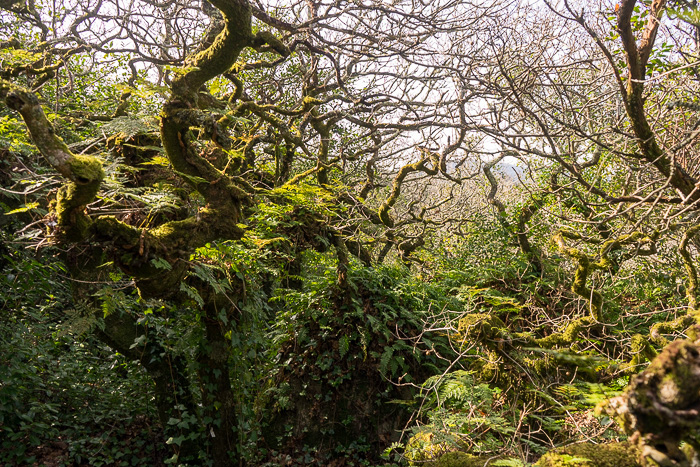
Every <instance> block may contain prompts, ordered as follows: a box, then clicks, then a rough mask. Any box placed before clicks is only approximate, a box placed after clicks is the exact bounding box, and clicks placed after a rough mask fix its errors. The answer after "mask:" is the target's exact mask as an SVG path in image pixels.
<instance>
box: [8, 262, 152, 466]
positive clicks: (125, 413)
mask: <svg viewBox="0 0 700 467" xmlns="http://www.w3.org/2000/svg"><path fill="white" fill-rule="evenodd" d="M0 259H1V261H2V263H1V264H3V269H2V272H1V273H0V287H2V290H3V293H2V294H0V317H1V318H2V319H0V381H2V383H1V384H0V433H2V436H0V439H1V441H0V462H3V463H11V464H16V465H25V464H28V463H32V462H37V461H38V462H41V461H42V459H43V456H56V457H55V458H56V459H60V460H61V461H62V462H64V463H66V464H72V463H75V464H89V465H96V466H106V465H125V466H127V465H128V466H135V465H153V464H154V463H158V462H160V460H159V459H161V458H162V456H163V452H162V448H159V447H158V444H160V443H161V442H162V441H161V440H160V439H159V434H158V433H159V431H160V429H159V428H158V427H157V426H154V423H153V421H152V420H153V417H154V412H153V410H154V407H153V404H152V402H151V400H150V398H151V395H150V391H148V390H144V388H148V387H149V386H150V385H149V383H148V380H147V379H146V376H145V374H144V373H143V372H142V371H141V370H140V369H139V368H137V367H136V366H135V365H133V364H131V363H129V362H128V361H126V360H125V359H124V358H123V357H122V356H119V355H116V354H114V353H113V352H111V351H110V350H109V349H106V348H105V347H104V345H102V344H99V343H98V342H97V341H96V340H95V339H94V338H91V337H87V336H84V335H83V336H80V335H78V334H76V333H75V332H74V331H75V329H74V327H73V324H74V323H70V322H69V321H67V320H66V319H65V318H63V312H64V311H65V310H66V309H67V308H68V307H71V304H70V297H69V293H68V287H67V282H66V280H65V279H64V277H65V271H63V269H62V268H61V266H60V264H59V263H56V262H46V263H39V262H38V261H36V260H35V259H33V258H32V257H31V256H30V255H27V254H22V253H13V254H12V255H7V254H5V255H3V256H2V258H0ZM154 441H156V442H155V443H154Z"/></svg>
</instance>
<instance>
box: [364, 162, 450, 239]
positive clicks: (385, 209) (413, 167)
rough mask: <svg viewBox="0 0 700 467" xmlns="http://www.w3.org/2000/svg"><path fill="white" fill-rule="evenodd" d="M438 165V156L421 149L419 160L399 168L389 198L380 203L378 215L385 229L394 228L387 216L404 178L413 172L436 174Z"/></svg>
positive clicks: (399, 191)
mask: <svg viewBox="0 0 700 467" xmlns="http://www.w3.org/2000/svg"><path fill="white" fill-rule="evenodd" d="M428 162H430V163H432V168H431V167H428V166H427V164H428ZM439 164H440V156H439V154H437V153H434V152H432V151H428V150H424V149H421V159H420V160H419V161H418V162H414V163H413V164H407V165H404V166H403V167H401V169H400V170H399V173H398V174H396V177H394V182H393V183H392V185H391V193H390V194H389V197H388V198H387V199H386V201H384V203H382V205H381V207H380V208H379V211H378V214H379V218H380V219H381V220H382V223H383V224H384V225H386V226H387V227H394V220H393V219H392V218H391V216H390V215H389V210H390V209H391V208H392V207H393V206H394V204H396V201H397V200H398V198H399V195H400V194H401V187H402V186H403V182H404V180H405V179H406V177H407V176H408V175H409V174H410V173H413V172H425V173H426V174H428V175H435V174H437V173H438V170H439Z"/></svg>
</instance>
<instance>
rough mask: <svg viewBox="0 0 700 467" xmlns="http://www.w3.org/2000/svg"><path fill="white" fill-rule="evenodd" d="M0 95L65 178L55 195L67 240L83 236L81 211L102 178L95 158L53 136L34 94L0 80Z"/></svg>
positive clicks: (86, 225)
mask: <svg viewBox="0 0 700 467" xmlns="http://www.w3.org/2000/svg"><path fill="white" fill-rule="evenodd" d="M0 98H2V99H4V101H5V103H6V104H7V106H8V107H9V108H10V109H12V110H15V111H17V112H19V114H20V115H21V116H22V119H23V120H24V122H25V124H26V125H27V129H28V130H29V133H30V134H31V136H32V140H33V141H34V144H35V145H36V147H37V148H38V149H39V152H41V154H42V155H43V156H44V157H45V158H46V160H47V162H48V163H49V164H50V165H51V166H52V167H53V168H54V169H56V170H57V171H58V172H59V173H60V174H61V175H63V176H64V177H65V178H67V179H68V182H67V183H66V184H65V185H64V186H63V187H62V188H61V189H60V190H59V192H58V195H57V204H56V213H57V217H58V224H59V227H60V228H61V229H62V230H63V234H64V235H65V236H66V237H67V238H68V239H70V240H72V241H77V240H81V239H84V238H85V237H86V235H87V234H88V228H89V226H90V219H89V218H88V217H87V215H85V213H84V212H83V211H84V207H85V205H86V204H88V203H89V202H91V201H92V200H93V199H94V198H95V195H96V194H97V191H98V190H99V188H100V183H101V182H102V179H103V178H104V172H103V170H102V163H101V162H100V160H99V159H97V158H96V157H92V156H81V155H76V154H73V153H72V152H71V150H70V149H69V148H68V145H66V143H64V142H63V140H62V139H61V138H60V137H59V136H57V135H56V132H55V131H54V128H53V125H51V122H49V120H48V118H46V114H44V110H43V109H42V108H41V103H40V102H39V99H38V98H37V96H36V95H35V94H34V93H31V92H29V91H27V90H26V89H24V88H21V87H19V86H15V85H13V84H11V83H9V82H7V81H4V80H0Z"/></svg>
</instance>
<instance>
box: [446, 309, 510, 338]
mask: <svg viewBox="0 0 700 467" xmlns="http://www.w3.org/2000/svg"><path fill="white" fill-rule="evenodd" d="M507 333H508V330H507V329H506V325H505V324H503V321H501V319H500V318H499V317H498V316H495V315H491V314H488V313H473V314H468V315H466V316H465V317H464V318H462V319H460V320H459V325H458V326H457V336H456V338H457V339H458V340H463V341H468V340H470V341H479V342H481V341H484V340H493V339H497V338H502V337H503V336H504V335H506V334H507Z"/></svg>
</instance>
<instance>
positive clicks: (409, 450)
mask: <svg viewBox="0 0 700 467" xmlns="http://www.w3.org/2000/svg"><path fill="white" fill-rule="evenodd" d="M422 389H423V391H422V392H421V394H419V395H418V397H419V398H420V400H421V406H420V407H421V408H420V412H419V414H418V415H419V417H420V418H421V419H422V420H424V421H425V424H424V425H421V426H417V427H414V428H412V432H413V434H414V435H413V437H412V438H411V440H409V442H408V443H407V444H406V446H405V456H406V458H407V459H409V460H416V461H418V460H424V459H429V458H431V457H434V456H435V454H437V453H439V452H441V451H445V450H452V449H465V450H468V451H469V452H474V453H476V454H481V453H484V454H488V453H501V452H504V449H505V446H506V443H507V440H508V439H509V438H510V437H511V436H512V435H513V433H514V432H515V427H514V423H515V422H516V421H515V420H513V419H512V415H511V414H509V413H507V411H505V410H503V409H504V406H503V397H502V391H501V389H499V388H497V387H491V386H489V385H488V384H484V383H478V382H477V381H476V380H475V379H474V377H473V373H472V372H469V371H464V370H457V371H453V372H450V373H447V374H444V375H435V376H432V377H430V378H428V379H427V380H426V381H425V383H423V385H422ZM426 441H427V442H426Z"/></svg>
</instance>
